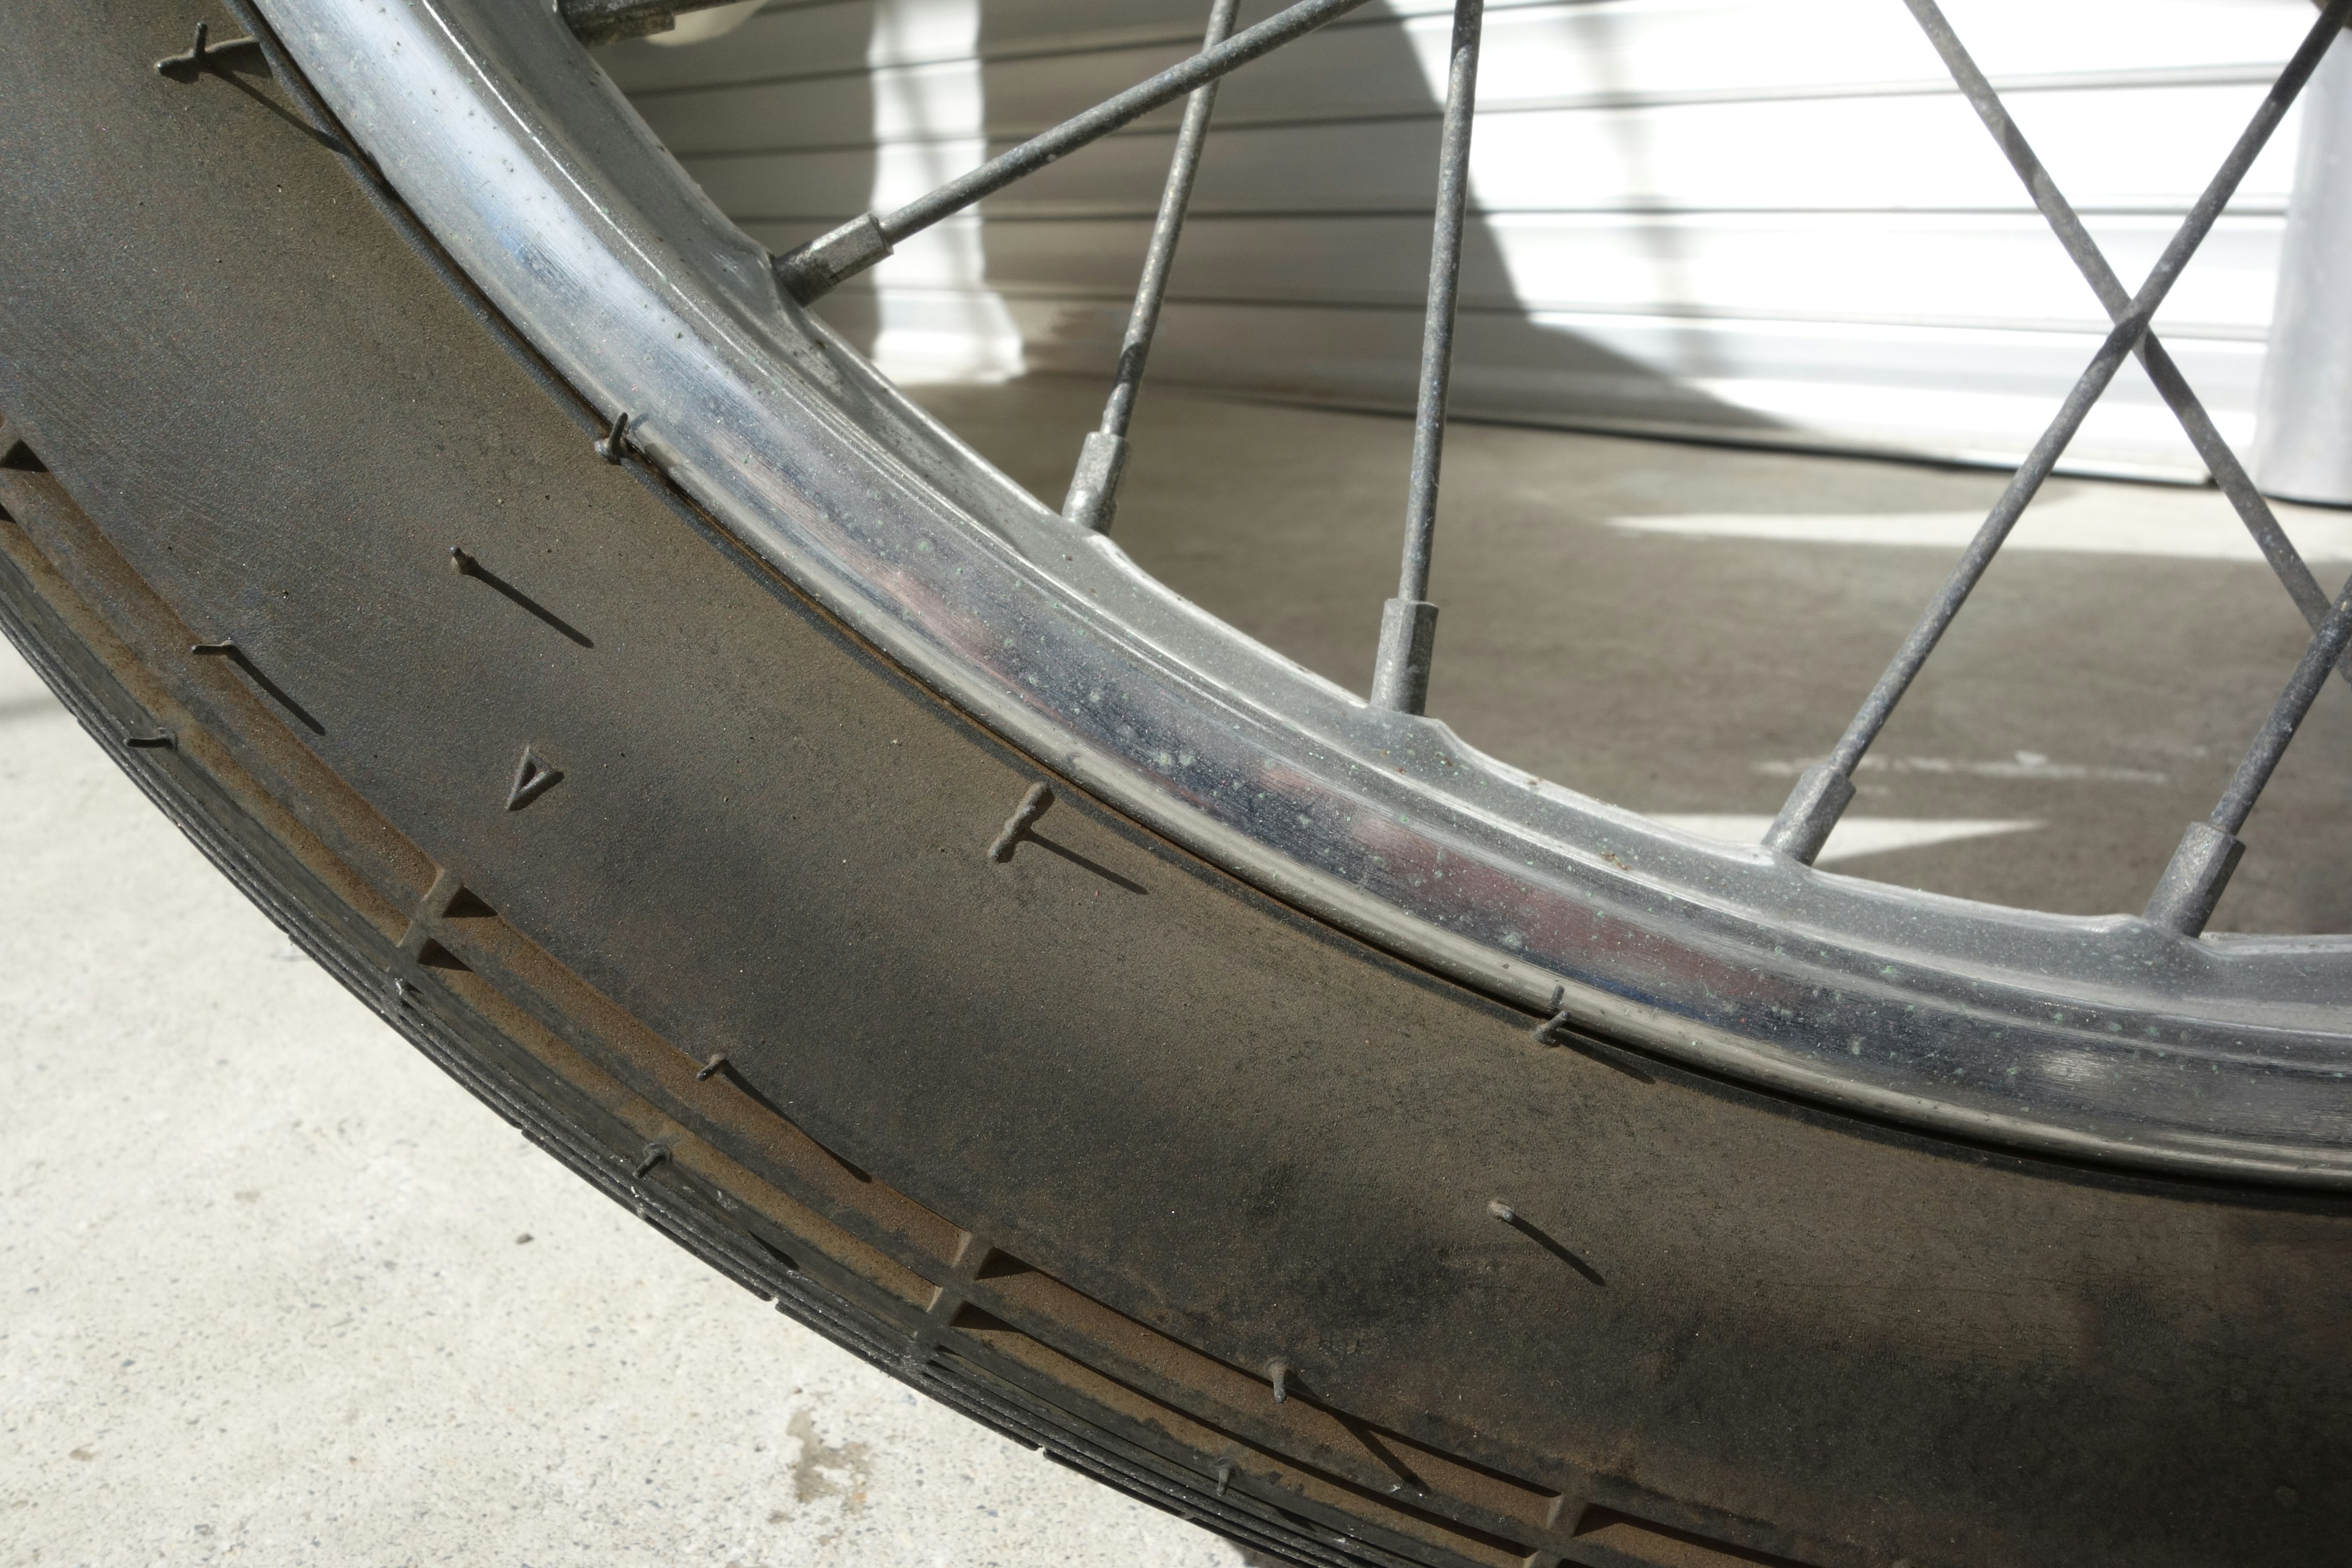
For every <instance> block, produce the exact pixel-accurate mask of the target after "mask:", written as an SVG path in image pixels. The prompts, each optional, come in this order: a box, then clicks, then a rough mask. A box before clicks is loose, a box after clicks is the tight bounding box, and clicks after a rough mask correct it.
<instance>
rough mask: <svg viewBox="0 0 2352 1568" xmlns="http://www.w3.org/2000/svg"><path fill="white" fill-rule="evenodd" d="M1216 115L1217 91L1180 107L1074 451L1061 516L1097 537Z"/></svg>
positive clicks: (1212, 16)
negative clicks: (1136, 263)
mask: <svg viewBox="0 0 2352 1568" xmlns="http://www.w3.org/2000/svg"><path fill="white" fill-rule="evenodd" d="M1240 6H1241V0H1213V4H1212V5H1211V6H1210V9H1209V31H1208V34H1207V36H1206V37H1203V38H1202V41H1201V48H1202V52H1203V53H1205V52H1207V51H1209V50H1211V49H1213V48H1215V47H1217V46H1218V45H1219V44H1221V43H1223V42H1224V39H1225V35H1226V34H1228V33H1230V32H1232V31H1233V30H1234V12H1235V11H1237V10H1239V9H1240ZM1216 107H1217V84H1216V83H1215V82H1213V81H1212V82H1210V83H1209V84H1208V85H1207V86H1206V87H1201V88H1195V89H1193V91H1192V100H1191V101H1190V102H1188V103H1186V104H1185V105H1184V123H1183V126H1182V128H1181V129H1180V130H1179V131H1178V132H1176V153H1175V155H1174V156H1173V157H1171V159H1170V160H1169V161H1168V185H1167V188H1166V189H1165V190H1163V191H1162V192H1160V216H1159V217H1158V218H1157V219H1156V220H1155V221H1154V222H1153V223H1152V226H1151V244H1150V247H1149V248H1148V249H1146V251H1145V252H1144V257H1143V278H1142V280H1141V281H1140V282H1139V283H1138V284H1137V285H1136V286H1135V308H1134V310H1131V311H1129V313H1128V318H1127V338H1126V341H1125V342H1121V343H1120V344H1119V346H1118V370H1117V371H1116V372H1115V373H1114V374H1113V375H1112V377H1111V384H1110V400H1109V401H1108V403H1106V404H1105V405H1103V416H1102V427H1101V428H1100V429H1098V430H1097V431H1095V432H1094V433H1093V434H1092V435H1089V436H1088V437H1087V439H1086V444H1085V445H1084V446H1083V447H1080V448H1079V449H1078V467H1077V471H1076V473H1074V474H1072V475H1071V476H1070V493H1069V496H1068V498H1067V499H1066V500H1064V501H1063V502H1062V515H1063V516H1064V517H1066V518H1067V519H1069V520H1070V521H1072V522H1075V523H1076V524H1078V525H1079V526H1080V527H1082V528H1091V529H1093V530H1094V531H1096V532H1097V533H1108V531H1110V524H1111V519H1112V518H1113V517H1114V516H1115V515H1116V514H1117V513H1118V481H1119V478H1120V476H1121V475H1122V474H1124V473H1125V472H1126V471H1127V427H1128V424H1129V421H1130V420H1132V419H1133V418H1134V417H1135V395H1136V393H1137V391H1138V390H1139V388H1140V387H1141V386H1142V384H1143V362H1144V361H1145V360H1146V359H1148V358H1149V357H1150V353H1151V338H1152V334H1153V333H1155V332H1157V331H1159V330H1160V301H1161V300H1163V299H1164V298H1166V296H1167V293H1168V271H1169V268H1171V266H1173V265H1174V263H1175V260H1176V241H1177V239H1178V238H1179V237H1181V235H1182V233H1183V231H1184V209H1185V208H1186V207H1187V206H1189V205H1191V204H1192V176H1193V175H1194V174H1196V173H1198V172H1199V170H1200V167H1201V148H1202V143H1203V142H1207V140H1208V139H1209V116H1210V115H1211V114H1212V113H1213V112H1214V111H1215V110H1216Z"/></svg>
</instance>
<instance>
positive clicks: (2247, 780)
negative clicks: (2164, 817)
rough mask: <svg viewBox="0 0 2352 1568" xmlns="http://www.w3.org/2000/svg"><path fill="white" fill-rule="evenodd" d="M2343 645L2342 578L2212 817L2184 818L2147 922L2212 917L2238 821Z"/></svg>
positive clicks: (2348, 621) (2241, 849) (2174, 925)
mask: <svg viewBox="0 0 2352 1568" xmlns="http://www.w3.org/2000/svg"><path fill="white" fill-rule="evenodd" d="M2346 647H2352V580H2347V582H2346V583H2345V584H2344V592H2343V593H2342V594H2340V595H2337V596H2336V605H2335V607H2334V608H2333V609H2331V610H2329V611H2328V612H2327V614H2326V616H2325V617H2323V618H2322V619H2321V621H2320V623H2319V630H2318V632H2317V633H2316V634H2315V635H2314V636H2313V637H2312V639H2311V641H2310V643H2309V644H2308V645H2307V646H2305V648H2304V650H2303V658H2302V661H2301V662H2300V663H2298V664H2297V665H2296V666H2295V667H2294V675H2293V676H2292V677H2290V678H2289V679H2288V680H2287V683H2286V689H2285V690H2284V691H2282V692H2280V693H2279V699H2278V701H2277V702H2275V703H2274V704H2273V705H2272V707H2271V716H2270V718H2269V719H2268V720H2267V721H2265V722H2264V723H2263V728H2262V732H2261V733H2260V734H2258V735H2256V736H2255V737H2254V743H2253V744H2252V746H2250V747H2248V748H2247V749H2246V756H2245V760H2244V761H2243V762H2242V763H2239V764H2238V771H2237V773H2235V774H2234V775H2232V776H2231V780H2230V787H2229V788H2228V789H2226V790H2224V791H2222V792H2221V802H2220V804H2218V805H2215V806H2214V807H2213V815H2212V816H2210V817H2208V818H2206V819H2205V820H2204V821H2203V822H2192V823H2190V824H2189V831H2188V832H2187V833H2185V834H2183V835H2181V837H2180V847H2179V848H2178V849H2176V850H2174V851H2173V852H2172V861H2171V863H2170V864H2169V865H2168V866H2166V867H2165V868H2164V875H2163V877H2162V878H2160V879H2158V882H2157V884H2156V891H2155V893H2154V894H2153V895H2151V896H2150V897H2149V899H2148V900H2147V920H2148V921H2150V922H2151V923H2152V924H2156V925H2160V926H2163V927H2166V928H2167V929H2168V930H2171V931H2179V933H2180V934H2181V935H2183V936H2195V935H2197V934H2198V933H2199V932H2200V931H2203V930H2204V929H2205V922H2206V921H2209V920H2210V919H2212V917H2213V906H2214V905H2215V904H2218V903H2220V902H2221V891H2222V889H2224V888H2226V887H2228V886H2229V883H2230V873H2231V872H2232V871H2234V870H2236V869H2237V867H2238V858H2239V857H2240V856H2241V855H2242V854H2243V853H2245V848H2246V847H2245V845H2244V844H2243V843H2242V841H2241V840H2240V839H2239V837H2238V830H2239V829H2240V828H2242V827H2243V826H2245V825H2246V818H2247V816H2250V815H2251V814H2252V811H2253V809H2254V802H2256V801H2257V800H2260V799H2261V798H2262V794H2263V786H2264V785H2265V784H2269V783H2270V782H2271V774H2272V773H2273V772H2274V771H2275V770H2276V769H2277V767H2278V765H2279V759H2280V758H2281V757H2283V756H2284V755H2285V754H2286V746H2287V742H2289V741H2292V740H2294V732H2295V730H2296V729H2297V727H2299V726H2300V725H2301V724H2302V723H2303V716H2304V715H2305V714H2306V713H2308V712H2310V711H2311V704H2312V700H2313V699H2315V698H2316V697H2317V696H2318V695H2319V689H2320V687H2322V686H2323V685H2325V684H2326V681H2327V672H2328V670H2329V669H2331V668H2334V667H2335V666H2336V664H2337V663H2338V662H2339V661H2340V660H2342V658H2344V650H2345V649H2346Z"/></svg>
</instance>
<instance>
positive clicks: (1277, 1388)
mask: <svg viewBox="0 0 2352 1568" xmlns="http://www.w3.org/2000/svg"><path fill="white" fill-rule="evenodd" d="M1265 1376H1266V1381H1267V1382H1269V1383H1271V1384H1274V1402H1275V1403H1276V1405H1280V1404H1282V1403H1284V1402H1285V1401H1286V1400H1287V1399H1289V1397H1290V1363H1288V1362H1286V1361H1284V1360H1282V1359H1280V1358H1279V1357H1277V1358H1276V1359H1275V1360H1273V1361H1270V1362H1268V1363H1265Z"/></svg>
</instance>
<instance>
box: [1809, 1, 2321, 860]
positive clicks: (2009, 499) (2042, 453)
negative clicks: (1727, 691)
mask: <svg viewBox="0 0 2352 1568" xmlns="http://www.w3.org/2000/svg"><path fill="white" fill-rule="evenodd" d="M2347 15H2352V0H2328V4H2327V5H2326V8H2325V9H2324V10H2323V11H2322V12H2321V14H2320V17H2319V21H2318V22H2317V24H2316V25H2315V26H2313V28H2312V30H2311V32H2310V33H2309V35H2308V36H2306V37H2305V39H2304V41H2303V44H2302V46H2301V47H2298V48H2297V49H2296V50H2295V52H2294V58H2293V59H2291V60H2289V61H2288V62H2287V67H2286V69H2285V70H2284V71H2282V72H2281V73H2280V75H2279V79H2278V80H2277V81H2275V82H2273V83H2272V85H2271V89H2270V91H2269V93H2268V94H2266V95H2265V96H2264V97H2263V102H2262V106H2261V107H2260V108H2259V109H2257V110H2255V111H2254V115H2253V118H2252V121H2250V122H2249V123H2248V124H2247V126H2246V129H2245V130H2244V131H2243V132H2241V133H2240V135H2239V137H2238V141H2237V143H2236V145H2234V146H2233V147H2231V149H2230V155H2229V156H2228V157H2227V158H2225V159H2224V160H2223V161H2222V163H2221V168H2220V170H2218V171H2217V172H2216V173H2215V174H2214V175H2213V178H2212V180H2211V181H2210V183H2209V184H2207V185H2206V187H2205V189H2204V191H2203V193H2202V194H2200V195H2199V196H2198V198H2197V202H2196V205H2193V206H2191V207H2190V208H2189V214H2188V216H2187V217H2186V218H2184V219H2183V220H2182V222H2181V225H2180V227H2179V229H2178V230H2177V231H2176V232H2175V233H2174V235H2173V237H2172V240H2171V242H2170V243H2169V244H2168V245H2167V246H2166V247H2165V248H2164V254H2163V255H2162V256H2160V257H2158V258H2157V263H2156V266H2155V268H2153V269H2152V270H2151V271H2150V272H2149V273H2148V276H2147V281H2146V282H2145V283H2143V284H2141V285H2140V289H2139V292H2138V293H2137V294H2136V295H2134V296H2133V297H2132V300H2131V301H2130V304H2129V306H2128V308H2127V309H2126V311H2125V312H2124V314H2123V315H2122V317H2121V318H2120V319H2118V320H2117V321H2116V325H2115V327H2114V328H2113V329H2112V330H2111V331H2109V332H2108V333H2107V337H2106V341H2105V342H2103V343H2102V344H2100V346H2099V352H2098V353H2096V354H2095V355H2094V356H2093V358H2092V360H2091V363H2090V364H2089V365H2087V366H2086V367H2085V368H2084V371H2083V374H2082V376H2081V378H2080V379H2079V380H2077V381H2076V382H2075V383H2074V386H2073V388H2072V389H2070V390H2069V391H2068V392H2067V394H2066V397H2065V401H2064V402H2063V403H2062V404H2060V405H2059V408H2058V413H2057V416H2056V417H2054V418H2053V419H2052V421H2051V422H2050V426H2049V427H2048V428H2047V429H2045V430H2044V431H2043V432H2042V437H2041V438H2040V439H2039V440H2037V441H2036V442H2035V443H2034V444H2033V449H2032V451H2031V452H2029V453H2028V454H2027V455H2026V458H2025V461H2024V462H2023V463H2022V464H2021V465H2020V466H2019V468H2018V470H2017V472H2016V474H2015V475H2014V476H2013V477H2012V478H2011V480H2010V482H2009V485H2008V488H2007V489H2004V490H2003V491H2002V492H2001V495H2000V500H1997V501H1995V502H1994V503H1993V507H1992V510H1991V512H1990V514H1988V515H1987V517H1986V518H1985V521H1984V524H1983V526H1982V527H1981V528H1979V530H1978V531H1977V535H1976V538H1975V539H1973V540H1971V541H1970V542H1969V547H1968V549H1967V551H1966V552H1963V553H1962V555H1961V557H1960V560H1959V562H1958V564H1957V565H1955V566H1954V567H1953V568H1952V573H1951V575H1950V576H1949V577H1948V578H1947V579H1946V580H1945V583H1944V586H1943V588H1942V589H1941V591H1939V592H1938V593H1937V595H1936V598H1935V600H1934V601H1933V602H1932V603H1931V604H1930V605H1928V607H1927V614H1926V615H1925V616H1922V617H1921V618H1920V621H1919V624H1918V625H1917V626H1915V627H1914V628H1913V629H1912V631H1911V635H1910V636H1909V637H1906V638H1905V639H1904V641H1903V646H1902V647H1901V648H1899V649H1898V650H1896V652H1895V658H1894V659H1893V661H1892V662H1891V663H1889V664H1888V666H1887V667H1886V671H1885V674H1883V675H1881V676H1880V677H1879V678H1878V683H1877V684H1876V685H1875V686H1874V687H1873V688H1872V689H1871V691H1870V695H1869V696H1868V697H1867V698H1865V699H1864V701H1863V705H1862V709H1861V711H1859V712H1857V713H1856V714H1855V715H1854V718H1853V723H1851V724H1849V725H1848V726H1847V727H1846V731H1845V733H1844V734H1843V735H1842V736H1841V737H1839V740H1838V743H1837V748H1836V750H1834V751H1833V752H1831V753H1830V758H1829V760H1828V761H1827V762H1824V763H1815V764H1814V765H1813V766H1811V767H1809V768H1807V769H1806V770H1805V772H1804V773H1803V774H1802V776H1801V777H1800V778H1799V779H1798V780H1797V787H1796V788H1795V789H1794V790H1793V791H1791V792H1790V795H1789V799H1788V803H1787V804H1786V805H1782V806H1781V808H1780V816H1778V817H1776V818H1774V820H1773V823H1772V826H1771V828H1770V830H1769V831H1768V832H1767V833H1766V834H1765V835H1764V842H1765V844H1766V845H1767V846H1768V847H1771V848H1774V849H1778V850H1780V851H1781V852H1782V853H1783V854H1786V855H1788V856H1790V858H1793V859H1797V860H1801V861H1803V862H1806V863H1807V864H1810V863H1811V861H1812V858H1813V857H1814V856H1816V855H1818V854H1819V853H1820V852H1821V847H1822V844H1823V843H1825V842H1826V841H1827V840H1828V838H1829V836H1830V830H1831V828H1832V827H1834V826H1836V825H1837V819H1838V817H1839V816H1840V815H1841V814H1842V813H1843V811H1844V810H1845V807H1846V805H1847V803H1848V802H1850V801H1852V800H1853V777H1852V775H1853V769H1854V766H1855V764H1856V763H1860V762H1861V761H1862V757H1863V753H1864V752H1867V751H1868V750H1869V749H1870V743H1871V742H1873V741H1874V740H1875V739H1877V737H1878V732H1879V731H1880V730H1882V729H1884V728H1885V724H1886V721H1887V720H1888V718H1890V717H1891V716H1892V715H1893V714H1894V711H1895V704H1896V703H1898V702H1900V701H1901V700H1903V694H1904V692H1906V690H1908V689H1910V685H1911V682H1912V681H1913V680H1914V679H1916V677H1917V676H1918V673H1919V670H1920V668H1921V666H1923V665H1925V664H1926V663H1927V656H1928V655H1929V654H1930V653H1933V652H1934V651H1935V648H1936V644H1937V641H1938V640H1939V639H1940V638H1941V637H1943V635H1944V632H1945V630H1946V628H1948V626H1950V625H1951V624H1952V620H1953V617H1955V616H1958V614H1959V613H1960V606H1961V605H1964V604H1966V603H1967V602H1968V597H1969V592H1970V590H1972V589H1973V588H1975V586H1976V584H1977V583H1978V581H1979V579H1980V578H1981V577H1983V575H1984V574H1985V569H1986V568H1987V567H1989V566H1990V565H1991V564H1992V559H1993V556H1994V555H1995V554H1997V553H1998V552H2000V547H2001V544H2002V542H2004V541H2005V540H2007V539H2008V537H2009V531H2010V530H2011V528H2013V527H2015V526H2016V524H2017V520H2018V518H2019V517H2021V516H2022V515H2023V514H2024V511H2025V508H2026V506H2027V504H2028V503H2029V502H2031V501H2032V500H2033V496H2034V492H2036V491H2037V490H2039V489H2041V488H2042V481H2043V480H2044V479H2048V478H2049V477H2050V471H2051V469H2052V468H2055V467H2056V466H2057V462H2058V458H2059V456H2060V454H2062V453H2063V452H2064V451H2065V449H2066V444H2067V443H2068V442H2069V441H2071V440H2073V439H2074V433H2075V431H2076V430H2078V429H2080V428H2081V427H2082V424H2083V420H2084V416H2087V415H2088V414H2089V413H2090V411H2091V405H2093V404H2095V403H2096V402H2097V401H2098V400H2099V395H2100V394H2101V393H2103V392H2105V390H2106V388H2107V384H2108V383H2110V382H2111V381H2113V380H2114V379H2115V375H2116V371H2117V370H2119V369H2121V368H2122V366H2123V362H2124V360H2125V358H2126V356H2127V355H2129V354H2130V353H2131V352H2132V350H2133V348H2134V346H2135V345H2136V344H2137V343H2138V342H2139V340H2140V339H2141V337H2142V336H2144V335H2145V334H2146V332H2147V327H2148V323H2149V321H2150V320H2151V319H2152V318H2153V317H2154V316H2155V314H2156V311H2157V308H2158V306H2159V305H2161V304H2162V303H2163V302H2164V299H2165V296H2166V295H2167V294H2168V293H2170V292H2171V289H2172V286H2173V284H2174V283H2175V282H2176V281H2178V280H2179V277H2180V273H2181V269H2182V268H2185V267H2187V266H2188V265H2189V258H2191V257H2193V256H2195V255H2196V254H2197V247H2198V246H2199V245H2200V244H2201V243H2203V241H2204V238H2205V236H2206V235H2207V234H2208V233H2210V231H2211V229H2212V227H2213V224H2214V222H2215V220H2216V219H2218V218H2219V217H2220V216H2221V209H2222V207H2223V206H2224V205H2227V204H2228V202H2229V199H2230V196H2231V193H2233V192H2234V191H2235V190H2236V189H2237V188H2238V183H2239V182H2240V181H2241V180H2242V179H2244V178H2245V174H2246V171H2247V169H2248V168H2250V167H2252V163H2253V161H2254V158H2255V157H2256V155H2257V154H2259V153H2261V152H2262V150H2263V144H2264V143H2265V142H2268V141H2269V140H2270V137H2271V133H2272V132H2273V131H2275V130H2277V129H2278V123H2279V121H2280V120H2281V119H2283V118H2284V116H2285V114H2286V111H2287V108H2288V106H2289V105H2291V104H2292V103H2293V102H2294V97H2295V94H2296V93H2297V92H2299V91H2301V90H2302V88H2303V84H2304V82H2305V80H2307V79H2309V78H2310V76H2311V73H2312V70H2313V69H2314V68H2315V67H2316V66H2317V65H2318V64H2319V58H2320V56H2322V55H2323V54H2325V53H2326V50H2327V46H2328V45H2329V44H2331V43H2333V42H2334V41H2335V38H2336V34H2337V33H2339V32H2341V31H2342V30H2343V27H2344V22H2345V18H2346V16H2347Z"/></svg>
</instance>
